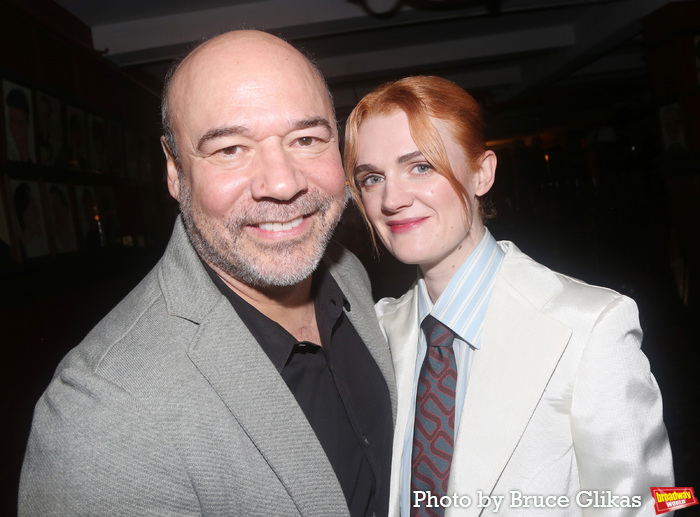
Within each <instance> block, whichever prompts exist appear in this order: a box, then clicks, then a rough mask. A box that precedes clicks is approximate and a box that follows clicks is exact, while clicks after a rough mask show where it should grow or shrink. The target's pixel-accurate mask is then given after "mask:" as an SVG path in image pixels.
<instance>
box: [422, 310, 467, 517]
mask: <svg viewBox="0 0 700 517" xmlns="http://www.w3.org/2000/svg"><path fill="white" fill-rule="evenodd" d="M421 328H422V329H423V332H424V333H425V337H426V339H427V341H428V350H427V352H426V354H425V359H424V361H423V366H422V367H421V371H420V376H419V377H418V388H417V390H416V421H415V425H414V428H413V454H412V461H411V502H410V507H411V515H412V516H421V517H423V516H442V515H444V513H445V510H444V508H443V507H441V506H440V505H439V504H438V505H435V499H432V498H431V499H429V498H428V497H426V498H425V499H423V502H422V503H420V506H419V507H417V508H416V507H414V506H413V505H414V502H415V499H416V498H415V496H414V495H413V494H414V492H416V491H420V492H430V494H428V495H431V496H437V501H438V503H439V501H440V498H441V497H442V496H444V495H446V492H447V481H448V479H449V477H450V465H451V463H452V451H453V449H454V428H455V388H456V385H457V364H456V361H455V353H454V349H453V348H452V342H453V341H454V333H453V332H452V331H451V330H450V329H449V328H447V327H446V326H445V325H443V324H442V323H440V322H439V321H438V320H436V319H435V318H433V317H432V316H430V315H428V316H427V317H426V318H425V319H424V320H423V323H422V324H421ZM430 506H432V507H430Z"/></svg>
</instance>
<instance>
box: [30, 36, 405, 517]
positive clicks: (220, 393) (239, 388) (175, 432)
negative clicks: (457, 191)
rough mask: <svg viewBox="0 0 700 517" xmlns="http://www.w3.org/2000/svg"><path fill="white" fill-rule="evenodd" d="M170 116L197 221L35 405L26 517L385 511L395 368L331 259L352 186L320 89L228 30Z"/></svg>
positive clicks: (173, 151) (184, 191)
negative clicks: (332, 236) (333, 235)
mask: <svg viewBox="0 0 700 517" xmlns="http://www.w3.org/2000/svg"><path fill="white" fill-rule="evenodd" d="M163 118H164V127H165V133H166V134H165V137H164V138H163V148H164V151H165V155H166V158H167V169H168V188H169V191H170V193H171V194H172V195H173V197H175V198H176V199H178V201H179V202H180V208H181V213H182V217H181V219H180V220H178V222H177V223H176V226H175V230H174V232H173V236H172V239H171V241H170V243H169V245H168V248H167V250H166V252H165V255H164V256H163V258H162V259H161V261H160V262H159V264H158V265H157V266H156V267H155V268H154V270H153V271H152V272H151V273H150V274H149V275H148V276H147V277H146V278H145V279H144V280H143V281H142V282H141V284H140V285H139V286H137V287H136V289H135V290H134V291H133V292H132V293H131V294H130V295H129V296H128V297H127V298H126V299H125V300H124V301H123V302H122V303H121V304H120V305H119V306H118V307H117V308H116V309H115V310H114V311H112V313H111V314H109V315H108V316H107V317H106V318H105V319H104V320H103V321H102V322H101V323H100V324H99V325H98V326H97V327H96V328H95V329H94V330H93V331H92V332H91V333H90V334H89V335H88V337H87V338H86V339H85V341H84V342H83V343H82V344H81V345H80V346H79V347H78V348H77V349H76V350H74V351H73V352H72V353H71V354H69V355H68V357H67V358H66V359H65V360H64V361H63V362H62V363H61V365H60V366H59V368H58V371H57V373H56V376H55V378H54V380H53V382H52V383H51V385H50V386H49V388H48V390H47V391H46V393H45V394H44V396H43V397H42V398H41V400H40V401H39V403H38V405H37V409H36V412H35V418H34V423H33V430H32V435H31V437H30V440H29V445H28V449H27V454H26V458H25V464H24V467H23V471H22V479H21V486H20V500H19V503H20V513H21V514H24V515H48V514H61V515H72V514H78V513H86V514H91V515H193V514H196V515H202V514H206V515H266V516H270V515H275V516H279V515H318V516H323V517H328V516H336V515H347V514H351V515H373V514H376V515H384V514H386V511H387V505H388V495H387V491H388V474H389V464H390V450H391V434H392V412H393V408H394V406H395V393H394V388H393V374H392V369H391V359H390V356H389V352H388V348H387V346H386V344H385V342H384V340H383V338H382V334H381V331H380V329H379V327H378V325H377V322H376V319H375V316H374V312H373V307H372V303H371V298H370V292H369V283H368V280H367V277H366V274H365V273H364V272H363V270H362V269H361V266H360V265H359V262H358V261H357V259H355V258H354V257H352V256H351V255H349V254H348V253H347V252H346V251H345V250H343V249H342V248H340V247H337V246H331V247H329V249H328V250H327V252H326V253H325V257H324V250H325V248H326V243H327V241H328V239H329V237H330V234H331V232H332V231H333V229H334V227H335V225H336V223H337V222H338V219H339V218H340V216H341V213H342V210H343V208H344V203H345V183H344V178H343V172H342V167H341V162H340V155H339V151H338V145H337V140H338V136H337V132H336V126H335V123H334V114H333V108H332V105H331V101H330V98H329V95H328V93H327V90H326V88H325V85H324V83H323V80H322V78H321V77H320V74H319V73H318V71H317V70H316V69H315V68H314V67H313V66H312V65H311V64H310V63H309V62H308V60H306V59H305V58H304V57H303V56H302V55H301V54H300V53H299V52H298V51H296V50H294V49H293V48H292V47H291V46H289V45H288V44H287V43H285V42H283V41H281V40H279V39H278V38H275V37H273V36H271V35H268V34H265V33H261V32H257V31H234V32H230V33H227V34H223V35H221V36H218V37H216V38H213V39H211V40H209V41H208V42H206V43H204V44H203V45H201V46H199V47H198V48H197V49H195V50H194V51H193V52H192V53H191V54H189V55H188V56H187V57H186V58H185V59H184V60H183V61H182V62H181V63H180V64H179V66H178V67H177V68H176V69H175V70H174V72H173V73H172V74H171V76H170V77H169V78H168V81H167V84H166V89H165V93H164V97H163ZM183 223H184V224H183ZM322 258H323V260H321V259H322ZM319 263H320V265H319ZM317 265H318V268H317ZM319 345H320V346H319ZM365 345H366V346H365Z"/></svg>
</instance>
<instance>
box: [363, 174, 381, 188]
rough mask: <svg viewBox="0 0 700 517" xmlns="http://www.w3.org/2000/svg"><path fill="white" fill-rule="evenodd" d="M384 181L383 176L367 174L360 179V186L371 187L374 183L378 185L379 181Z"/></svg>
mask: <svg viewBox="0 0 700 517" xmlns="http://www.w3.org/2000/svg"><path fill="white" fill-rule="evenodd" d="M382 181H383V179H382V177H381V176H375V175H372V176H365V177H364V178H362V179H361V180H360V182H359V183H360V186H361V187H371V186H373V185H377V184H378V183H381V182H382Z"/></svg>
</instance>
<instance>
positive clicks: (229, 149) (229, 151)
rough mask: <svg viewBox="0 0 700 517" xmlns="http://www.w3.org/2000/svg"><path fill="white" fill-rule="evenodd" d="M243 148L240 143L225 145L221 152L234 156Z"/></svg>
mask: <svg viewBox="0 0 700 517" xmlns="http://www.w3.org/2000/svg"><path fill="white" fill-rule="evenodd" d="M240 150H241V148H240V146H238V145H232V146H229V147H224V148H223V149H221V150H220V151H219V152H220V153H221V154H224V155H226V156H233V155H234V154H237V153H238V152H239V151H240Z"/></svg>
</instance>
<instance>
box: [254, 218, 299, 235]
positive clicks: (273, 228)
mask: <svg viewBox="0 0 700 517" xmlns="http://www.w3.org/2000/svg"><path fill="white" fill-rule="evenodd" d="M303 220H304V217H303V216H301V215H300V216H299V217H297V218H296V219H292V220H291V221H288V222H286V223H278V222H268V223H260V224H258V228H260V229H261V230H265V231H268V232H284V231H287V230H291V229H293V228H296V227H297V226H299V225H300V224H301V223H302V221H303Z"/></svg>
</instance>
